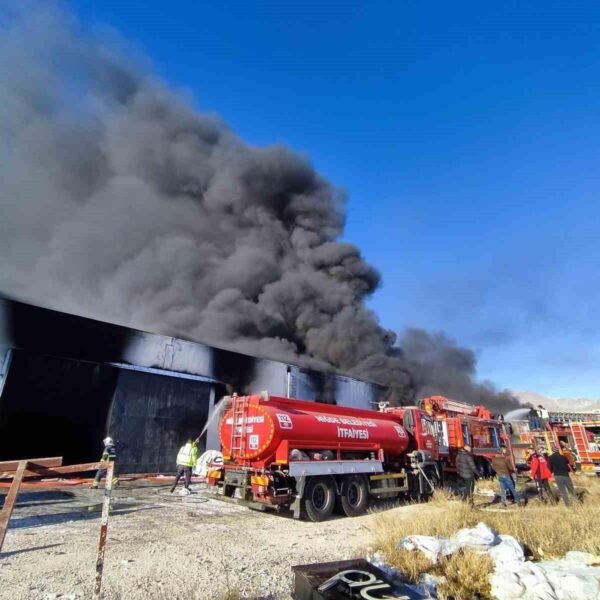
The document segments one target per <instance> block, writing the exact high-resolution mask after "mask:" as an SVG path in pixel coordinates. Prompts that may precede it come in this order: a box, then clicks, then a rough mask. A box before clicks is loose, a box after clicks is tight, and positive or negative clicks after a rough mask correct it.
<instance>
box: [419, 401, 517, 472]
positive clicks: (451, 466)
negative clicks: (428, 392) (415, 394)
mask: <svg viewBox="0 0 600 600" xmlns="http://www.w3.org/2000/svg"><path fill="white" fill-rule="evenodd" d="M421 407H422V408H423V410H424V411H425V412H426V413H427V414H428V415H431V416H432V418H433V419H434V423H435V429H436V434H437V440H438V449H439V456H440V463H441V465H442V469H443V471H445V472H450V473H452V472H455V471H456V466H455V461H456V453H457V452H458V449H459V448H462V447H463V446H464V445H465V444H469V445H470V446H471V448H472V449H473V455H474V456H475V461H476V464H477V466H478V468H479V470H480V471H481V473H482V475H491V474H492V473H493V471H492V468H491V464H490V460H491V458H492V457H493V456H494V454H497V453H498V450H499V448H500V446H501V445H502V442H503V441H505V440H506V436H505V435H504V426H503V424H502V422H501V421H498V420H497V419H494V418H493V417H492V413H491V412H490V411H489V410H488V409H487V408H485V407H484V406H482V405H478V406H474V405H472V404H468V403H466V402H458V401H456V400H450V399H449V398H446V397H445V396H430V397H429V398H425V399H424V400H422V401H421ZM508 441H509V440H508Z"/></svg>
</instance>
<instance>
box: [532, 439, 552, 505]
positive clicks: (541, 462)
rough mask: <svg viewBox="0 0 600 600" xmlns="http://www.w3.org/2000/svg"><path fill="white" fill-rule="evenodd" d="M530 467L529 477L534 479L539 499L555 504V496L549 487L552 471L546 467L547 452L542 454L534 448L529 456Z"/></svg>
mask: <svg viewBox="0 0 600 600" xmlns="http://www.w3.org/2000/svg"><path fill="white" fill-rule="evenodd" d="M530 468H531V478H532V479H533V480H534V481H535V486H536V488H537V492H538V495H539V497H540V500H541V501H542V502H545V501H546V499H547V500H549V501H550V502H552V504H555V503H556V498H555V497H554V494H553V493H552V488H551V487H550V478H551V477H552V472H551V471H550V468H549V467H548V454H547V453H545V452H544V454H540V453H539V452H538V451H537V450H534V451H533V454H532V456H531V462H530Z"/></svg>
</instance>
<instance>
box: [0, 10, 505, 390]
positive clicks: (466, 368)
mask: <svg viewBox="0 0 600 600" xmlns="http://www.w3.org/2000/svg"><path fill="white" fill-rule="evenodd" d="M14 4H19V3H11V4H7V5H0V6H4V9H3V10H2V13H1V16H0V19H1V20H0V27H1V29H0V107H1V109H0V207H1V210H2V218H1V219H0V257H1V261H2V262H1V263H0V289H1V290H3V291H4V292H6V293H9V294H12V295H14V296H17V297H20V298H23V299H26V300H29V301H33V302H35V303H39V304H42V305H45V306H50V307H53V308H58V309H60V310H65V311H68V312H74V313H77V314H84V315H86V316H92V317H95V318H99V319H103V320H108V321H114V322H119V323H122V324H126V325H130V326H135V327H138V328H142V329H148V330H152V331H156V332H159V333H167V334H169V335H177V336H181V337H186V338H190V339H195V340H200V341H203V342H205V343H209V344H215V345H221V346H225V347H229V348H233V349H236V350H240V351H242V352H247V353H252V354H257V355H262V356H265V357H271V358H276V359H283V360H289V361H294V362H297V363H301V364H304V365H307V366H312V367H316V368H325V369H330V370H331V369H333V370H338V371H341V372H346V373H349V374H351V375H355V376H357V377H362V378H366V379H369V380H375V381H378V382H381V383H383V384H386V385H388V386H390V395H391V397H392V399H393V400H394V402H409V401H412V400H414V399H415V397H416V396H417V395H422V394H423V393H428V392H430V391H431V392H441V393H447V394H454V395H456V396H459V397H462V398H465V399H469V400H474V401H475V400H477V401H479V400H489V401H492V400H499V399H501V398H500V397H499V396H498V395H497V394H495V392H494V391H493V390H492V389H489V388H487V387H485V386H481V385H477V384H474V383H473V375H474V359H473V355H472V353H470V352H469V351H468V350H463V349H460V348H456V347H455V346H454V345H453V344H452V343H450V342H449V341H448V340H447V339H445V338H444V337H442V336H437V337H435V336H434V337H430V336H428V335H427V334H426V333H424V332H422V331H409V332H408V333H407V334H406V335H405V338H404V342H403V345H402V349H400V348H398V347H397V346H396V345H395V344H396V336H395V334H394V333H393V332H391V331H388V330H386V329H384V328H383V327H381V325H380V324H379V322H378V320H377V318H376V316H375V315H374V314H373V313H372V312H371V311H370V310H369V309H368V308H366V306H365V304H364V301H365V299H366V298H367V297H368V296H369V295H370V294H372V293H373V291H374V290H375V289H376V288H377V286H378V284H379V274H378V273H377V272H376V270H375V269H374V268H373V267H371V266H370V265H369V264H367V263H366V262H365V260H364V259H363V258H362V256H361V253H360V251H359V250H358V248H356V247H355V246H353V245H352V244H349V243H345V242H341V241H339V237H340V235H341V233H342V231H343V227H344V203H345V196H344V193H343V192H342V191H341V190H340V189H337V188H336V187H334V186H333V185H332V184H330V183H329V182H328V181H326V180H325V179H324V178H323V177H322V176H321V175H319V174H318V173H317V172H316V171H315V170H314V168H313V167H312V165H311V164H310V162H309V160H308V159H307V158H306V157H304V156H301V155H298V154H296V153H294V152H293V151H291V150H290V149H288V148H286V147H285V146H282V145H274V146H269V147H252V146H249V145H247V144H245V143H244V142H242V141H241V140H240V139H239V138H238V137H237V136H236V134H235V133H234V132H233V131H231V129H229V128H228V127H227V126H226V125H225V124H224V123H223V122H222V121H221V119H219V118H218V117H217V116H214V115H211V114H204V113H201V112H198V111H197V110H195V109H194V108H193V107H192V106H191V105H190V103H189V102H187V101H186V100H185V99H183V98H182V97H180V96H179V95H178V94H177V93H175V92H173V91H171V90H169V89H167V88H166V87H165V85H164V84H163V83H162V82H161V81H159V80H158V79H157V78H156V77H155V76H154V75H153V74H152V73H151V72H150V71H148V70H147V69H145V68H143V67H141V66H140V64H139V61H138V62H136V61H134V60H131V59H130V58H129V56H130V55H131V53H130V52H129V51H128V50H127V49H126V48H125V44H124V43H123V42H122V41H119V40H118V39H117V38H116V36H111V39H110V40H108V39H107V37H106V35H104V36H102V37H98V36H97V35H95V34H94V35H92V34H90V33H89V32H88V33H83V32H82V31H81V30H80V27H79V25H78V24H77V23H76V22H74V20H73V19H71V18H70V17H69V16H68V15H67V14H65V13H64V12H62V11H61V10H60V9H57V8H56V7H54V8H53V7H52V6H50V7H49V5H48V4H47V3H44V4H38V3H35V4H34V5H29V6H28V8H25V9H21V8H14ZM124 48H125V49H124ZM141 62H143V61H141Z"/></svg>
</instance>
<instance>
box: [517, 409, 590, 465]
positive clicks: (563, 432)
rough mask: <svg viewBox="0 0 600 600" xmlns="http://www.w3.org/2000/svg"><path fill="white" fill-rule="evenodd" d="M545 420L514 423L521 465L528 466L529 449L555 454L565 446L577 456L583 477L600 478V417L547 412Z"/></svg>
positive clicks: (533, 418)
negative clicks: (526, 464) (592, 476)
mask: <svg viewBox="0 0 600 600" xmlns="http://www.w3.org/2000/svg"><path fill="white" fill-rule="evenodd" d="M542 414H543V417H542V416H539V415H538V416H534V417H529V418H528V419H527V420H519V421H513V422H512V423H511V425H512V428H513V431H514V435H513V438H514V439H513V442H514V443H513V447H514V450H515V456H516V459H517V461H519V462H526V460H527V458H528V454H529V453H528V448H529V447H530V446H533V447H534V448H535V449H536V450H538V451H543V452H547V453H548V454H551V453H552V449H553V448H558V449H560V450H561V451H562V447H563V445H564V446H566V447H567V448H570V449H571V451H572V452H574V455H575V460H576V463H577V465H578V468H580V469H581V471H582V472H583V473H587V474H591V475H594V474H597V475H600V443H599V442H600V413H597V412H590V413H580V412H558V411H545V412H544V413H542Z"/></svg>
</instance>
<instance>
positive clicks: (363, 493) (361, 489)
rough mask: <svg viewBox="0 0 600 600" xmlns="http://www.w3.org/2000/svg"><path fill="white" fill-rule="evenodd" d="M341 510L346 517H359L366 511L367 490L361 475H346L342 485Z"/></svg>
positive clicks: (367, 502) (365, 482)
mask: <svg viewBox="0 0 600 600" xmlns="http://www.w3.org/2000/svg"><path fill="white" fill-rule="evenodd" d="M341 502H342V510H343V511H344V514H345V515H346V516H347V517H359V516H360V515H363V514H364V513H365V511H366V510H367V506H368V504H369V488H368V485H367V481H366V479H365V478H364V477H362V476H361V475H347V476H346V477H344V481H343V483H342V496H341Z"/></svg>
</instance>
